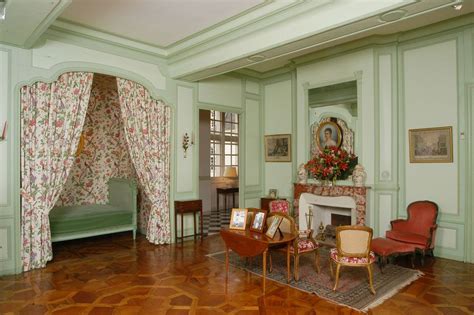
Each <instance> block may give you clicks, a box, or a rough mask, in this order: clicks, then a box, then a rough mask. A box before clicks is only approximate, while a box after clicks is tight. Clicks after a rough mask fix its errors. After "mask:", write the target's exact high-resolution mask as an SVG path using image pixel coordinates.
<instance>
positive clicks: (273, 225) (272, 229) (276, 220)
mask: <svg viewBox="0 0 474 315" xmlns="http://www.w3.org/2000/svg"><path fill="white" fill-rule="evenodd" d="M281 221H283V217H282V216H279V215H276V216H274V217H273V221H272V223H271V224H270V227H269V228H268V230H267V232H266V233H265V235H266V236H268V237H269V238H273V237H274V236H275V233H276V231H277V229H278V227H279V226H280V224H281Z"/></svg>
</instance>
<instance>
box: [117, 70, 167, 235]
mask: <svg viewBox="0 0 474 315" xmlns="http://www.w3.org/2000/svg"><path fill="white" fill-rule="evenodd" d="M117 87H118V93H119V100H120V107H121V112H122V120H123V125H124V129H125V136H126V139H127V144H128V149H129V152H130V156H131V158H132V162H133V165H134V166H135V170H136V172H137V175H138V180H139V181H140V184H141V186H142V187H143V189H144V191H145V194H146V195H147V197H148V199H149V200H150V202H151V209H150V210H149V213H147V214H146V217H147V218H148V223H147V230H146V237H147V239H148V240H149V241H150V242H151V243H154V244H165V243H170V241H171V233H170V215H169V190H170V162H169V161H170V139H169V138H170V115H171V113H170V108H169V106H166V105H165V104H164V103H163V102H162V101H159V100H154V99H152V98H151V96H150V94H149V93H148V91H147V90H146V89H145V88H144V87H143V86H142V85H140V84H138V83H135V82H132V81H129V80H125V79H120V78H117ZM142 211H143V209H142Z"/></svg>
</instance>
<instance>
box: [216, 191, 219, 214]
mask: <svg viewBox="0 0 474 315" xmlns="http://www.w3.org/2000/svg"><path fill="white" fill-rule="evenodd" d="M216 198H217V206H216V207H217V212H219V192H217V197H216Z"/></svg>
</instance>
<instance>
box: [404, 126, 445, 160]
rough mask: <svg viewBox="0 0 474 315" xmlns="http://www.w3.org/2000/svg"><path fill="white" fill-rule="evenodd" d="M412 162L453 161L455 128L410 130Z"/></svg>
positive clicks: (409, 139)
mask: <svg viewBox="0 0 474 315" xmlns="http://www.w3.org/2000/svg"><path fill="white" fill-rule="evenodd" d="M408 141H409V144H410V163H452V162H453V128H452V127H436V128H423V129H410V130H408Z"/></svg>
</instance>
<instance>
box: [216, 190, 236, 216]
mask: <svg viewBox="0 0 474 315" xmlns="http://www.w3.org/2000/svg"><path fill="white" fill-rule="evenodd" d="M216 191H217V210H219V209H220V208H219V195H221V194H222V195H224V210H227V195H228V194H232V207H235V193H238V192H239V187H229V188H216Z"/></svg>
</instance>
